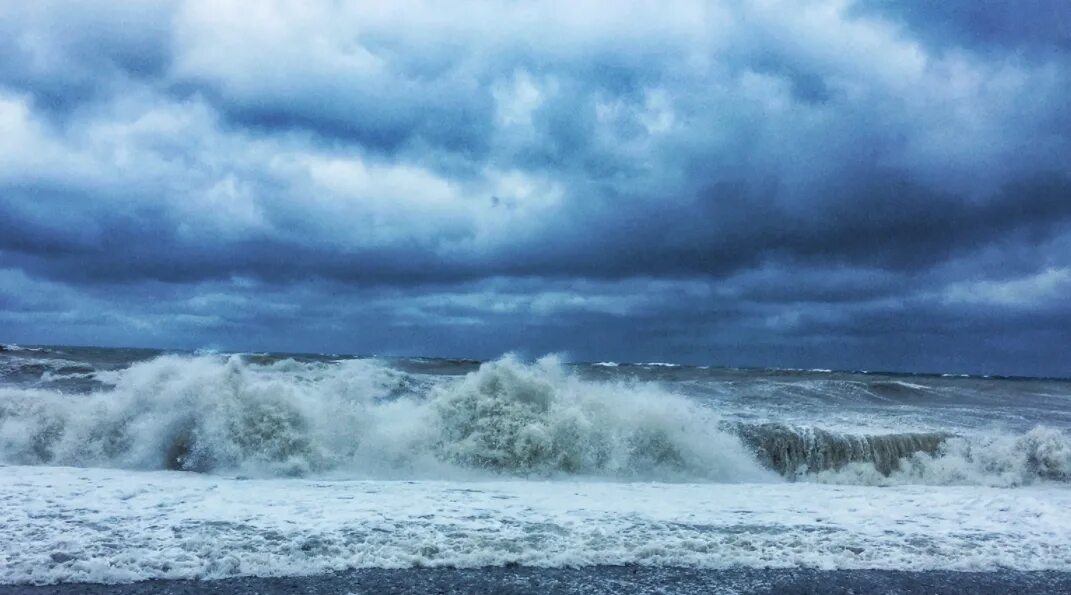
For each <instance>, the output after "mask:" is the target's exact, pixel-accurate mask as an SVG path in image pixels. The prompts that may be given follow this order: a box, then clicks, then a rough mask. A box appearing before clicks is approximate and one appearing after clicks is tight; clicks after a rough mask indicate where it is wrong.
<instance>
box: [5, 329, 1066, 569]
mask: <svg viewBox="0 0 1071 595" xmlns="http://www.w3.org/2000/svg"><path fill="white" fill-rule="evenodd" d="M1069 399H1071V383H1069V382H1068V381H1065V380H1060V379H1011V378H980V377H952V376H939V375H892V374H878V373H862V372H856V373H841V372H827V371H792V370H739V369H724V368H716V367H711V368H697V367H680V366H671V365H666V364H622V365H618V364H612V363H596V364H570V363H563V362H561V361H558V360H557V359H556V358H554V357H547V358H543V359H541V360H538V361H536V362H523V361H519V360H517V359H515V358H512V357H504V358H502V359H499V360H496V361H492V362H485V363H480V362H473V361H457V360H441V359H377V358H353V357H338V356H323V355H307V356H290V355H275V354H190V353H163V352H159V351H151V350H113V349H97V348H67V347H34V348H30V347H16V346H7V347H5V349H4V350H3V351H0V462H2V463H3V464H5V465H7V467H4V468H2V469H0V503H2V504H3V507H2V509H0V511H2V513H3V518H2V521H3V524H4V527H5V528H6V529H8V534H9V535H13V536H14V538H13V539H9V540H7V541H6V545H0V550H2V553H3V555H4V556H5V559H6V561H7V564H6V565H4V566H5V570H2V571H0V580H2V581H3V582H9V583H25V582H44V583H52V582H57V581H60V582H63V581H73V580H88V581H104V582H109V581H131V580H140V579H144V578H169V579H182V578H218V577H226V576H245V575H258V576H259V575H271V576H277V575H287V574H315V573H323V572H329V571H334V570H341V569H347V568H395V567H411V566H413V565H419V566H451V567H463V568H468V567H481V566H492V565H493V566H499V565H502V564H520V565H522V566H539V567H547V568H558V567H563V566H576V565H609V566H614V565H620V564H640V565H644V566H654V567H670V566H673V567H692V568H708V569H710V568H720V569H726V568H755V567H797V568H825V569H833V568H841V569H878V568H880V569H886V570H897V569H912V570H918V569H931V570H950V569H951V570H993V569H997V568H1004V569H1019V570H1071V539H1069V537H1068V536H1069V535H1071V518H1069V513H1068V512H1067V511H1069V510H1071V438H1069V432H1071V407H1069V406H1068V405H1069V404H1071V400H1069ZM238 495H240V496H238ZM136 552H144V553H143V554H138V553H136Z"/></svg>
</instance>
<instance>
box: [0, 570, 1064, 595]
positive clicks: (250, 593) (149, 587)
mask: <svg viewBox="0 0 1071 595" xmlns="http://www.w3.org/2000/svg"><path fill="white" fill-rule="evenodd" d="M202 593H203V594H219V595H283V594H302V595H328V594H339V595H345V594H354V595H357V594H363V593H368V594H390V593H435V594H447V593H456V594H463V593H464V594H488V595H490V594H503V595H504V594H521V593H539V594H542V595H549V594H555V593H563V594H564V593H580V594H600V593H711V594H719V593H725V594H731V593H769V594H774V593H778V594H780V593H786V594H794V593H795V594H805V593H806V594H816V595H817V594H838V593H841V594H848V593H886V594H895V593H902V594H909V593H933V594H945V593H947V594H959V593H962V594H964V595H966V594H985V593H993V594H997V593H1000V594H1005V593H1008V594H1010V593H1023V594H1027V593H1030V594H1035V593H1071V573H1068V572H1049V571H1041V572H1022V571H1002V572H950V571H937V572H933V571H931V572H906V571H886V570H834V571H823V570H803V569H796V570H762V569H737V570H696V569H688V568H656V567H630V566H597V567H584V568H527V567H517V568H500V567H498V568H478V569H451V568H427V569H400V570H385V569H366V570H353V571H348V572H341V573H335V574H328V575H321V576H308V577H283V578H257V577H244V578H231V579H220V580H211V581H186V580H182V581H161V580H154V581H144V582H139V583H132V584H124V585H99V584H62V585H47V586H22V585H18V586H12V585H3V586H0V595H53V594H54V595H104V594H108V595H113V594H114V595H150V594H151V595H165V594H166V595H193V594H202Z"/></svg>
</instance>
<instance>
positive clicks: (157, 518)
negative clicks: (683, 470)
mask: <svg viewBox="0 0 1071 595" xmlns="http://www.w3.org/2000/svg"><path fill="white" fill-rule="evenodd" d="M1069 511H1071V490H1066V489H1061V488H1057V487H1052V486H1050V487H1031V488H1022V489H1017V490H1005V489H996V488H978V487H940V488H938V487H928V486H900V487H895V488H874V487H862V486H827V485H817V484H773V485H771V484H664V483H620V482H592V481H586V482H574V481H495V482H444V481H421V482H402V481H339V482H334V481H313V480H301V479H273V480H236V479H228V478H222V477H216V476H210V475H203V474H189V473H182V472H166V471H160V472H131V471H120V470H102V469H77V468H62V467H6V468H0V525H2V526H3V527H4V530H5V536H4V539H3V540H0V559H3V560H4V563H3V564H2V565H0V582H5V583H19V582H36V583H51V582H58V581H91V582H116V581H134V580H143V579H148V578H218V577H224V576H235V575H260V576H282V575H302V574H315V573H323V572H327V571H332V570H340V569H347V568H365V567H382V568H407V567H413V566H442V565H450V566H460V567H479V566H487V565H501V564H510V563H517V564H524V565H532V566H552V567H557V566H568V565H587V564H646V565H674V566H693V567H700V568H729V567H740V566H743V567H752V568H764V567H795V566H804V567H812V568H821V569H858V568H878V569H910V570H928V569H952V570H997V569H1002V568H1013V569H1020V570H1032V569H1058V570H1071V516H1069V515H1071V512H1069Z"/></svg>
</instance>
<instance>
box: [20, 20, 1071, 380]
mask: <svg viewBox="0 0 1071 595" xmlns="http://www.w3.org/2000/svg"><path fill="white" fill-rule="evenodd" d="M0 342H21V343H64V344H95V345H132V346H158V347H171V348H198V347H215V348H219V349H224V350H258V351H260V350H278V351H316V352H337V353H364V354H370V353H377V354H411V355H441V356H465V357H479V358H486V357H493V356H496V355H498V354H501V353H502V352H505V351H510V350H513V351H517V352H519V353H521V354H522V355H526V356H536V355H540V354H542V353H546V352H560V353H563V354H564V355H565V356H566V357H567V358H568V359H571V360H576V361H585V360H587V361H591V360H596V361H598V360H618V361H650V360H660V361H678V362H684V363H695V364H713V365H750V366H783V367H808V368H809V367H821V368H853V369H859V368H862V369H885V370H913V371H950V372H982V373H1011V374H1061V375H1069V374H1071V4H1069V3H1068V2H1067V1H1066V0H1051V1H1039V0H1019V1H1017V2H995V1H994V2H990V1H977V0H945V1H942V2H930V1H919V2H909V1H900V0H896V1H892V0H888V1H856V2H853V1H843V0H833V1H827V0H821V1H807V0H803V1H801V0H790V1H784V2H780V1H776V0H758V1H755V2H735V1H728V2H692V1H681V2H651V3H635V2H615V3H613V4H606V3H602V2H590V3H588V2H578V1H576V0H569V1H561V2H546V3H540V4H538V5H537V4H535V3H521V2H501V3H484V2H479V3H465V2H450V3H431V2H427V3H424V2H408V1H393V2H389V3H388V2H360V3H347V2H334V1H325V2H296V1H295V2H256V3H250V2H230V1H224V0H205V1H199V0H191V1H186V2H158V3H145V2H134V1H130V2H118V1H104V0H102V1H99V2H90V3H87V2H50V1H34V2H2V3H0Z"/></svg>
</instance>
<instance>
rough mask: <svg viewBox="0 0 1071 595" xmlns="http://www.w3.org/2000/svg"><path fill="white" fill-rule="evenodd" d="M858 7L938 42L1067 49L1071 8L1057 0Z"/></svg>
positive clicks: (875, 2) (910, 0)
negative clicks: (902, 24)
mask: <svg viewBox="0 0 1071 595" xmlns="http://www.w3.org/2000/svg"><path fill="white" fill-rule="evenodd" d="M856 10H858V11H859V13H861V14H868V13H869V14H879V15H883V16H886V17H892V18H895V19H902V20H903V21H904V23H905V24H906V25H907V26H908V27H909V28H910V29H911V31H913V32H915V33H916V34H918V35H920V36H922V37H924V38H925V39H926V40H927V41H930V42H932V43H935V44H937V45H941V46H947V45H964V46H969V47H972V48H981V49H983V50H984V49H986V48H992V49H997V48H999V49H1005V48H1007V47H1014V48H1023V47H1025V48H1032V49H1035V50H1039V51H1043V52H1044V51H1048V52H1053V51H1063V52H1066V51H1067V50H1068V49H1071V6H1069V5H1068V3H1067V2H1063V1H1061V0H1023V1H1020V2H994V1H988V0H982V1H978V0H947V1H944V2H926V1H925V0H907V1H893V0H867V1H864V2H860V3H858V4H857V6H856ZM994 46H996V47H995V48H994Z"/></svg>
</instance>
